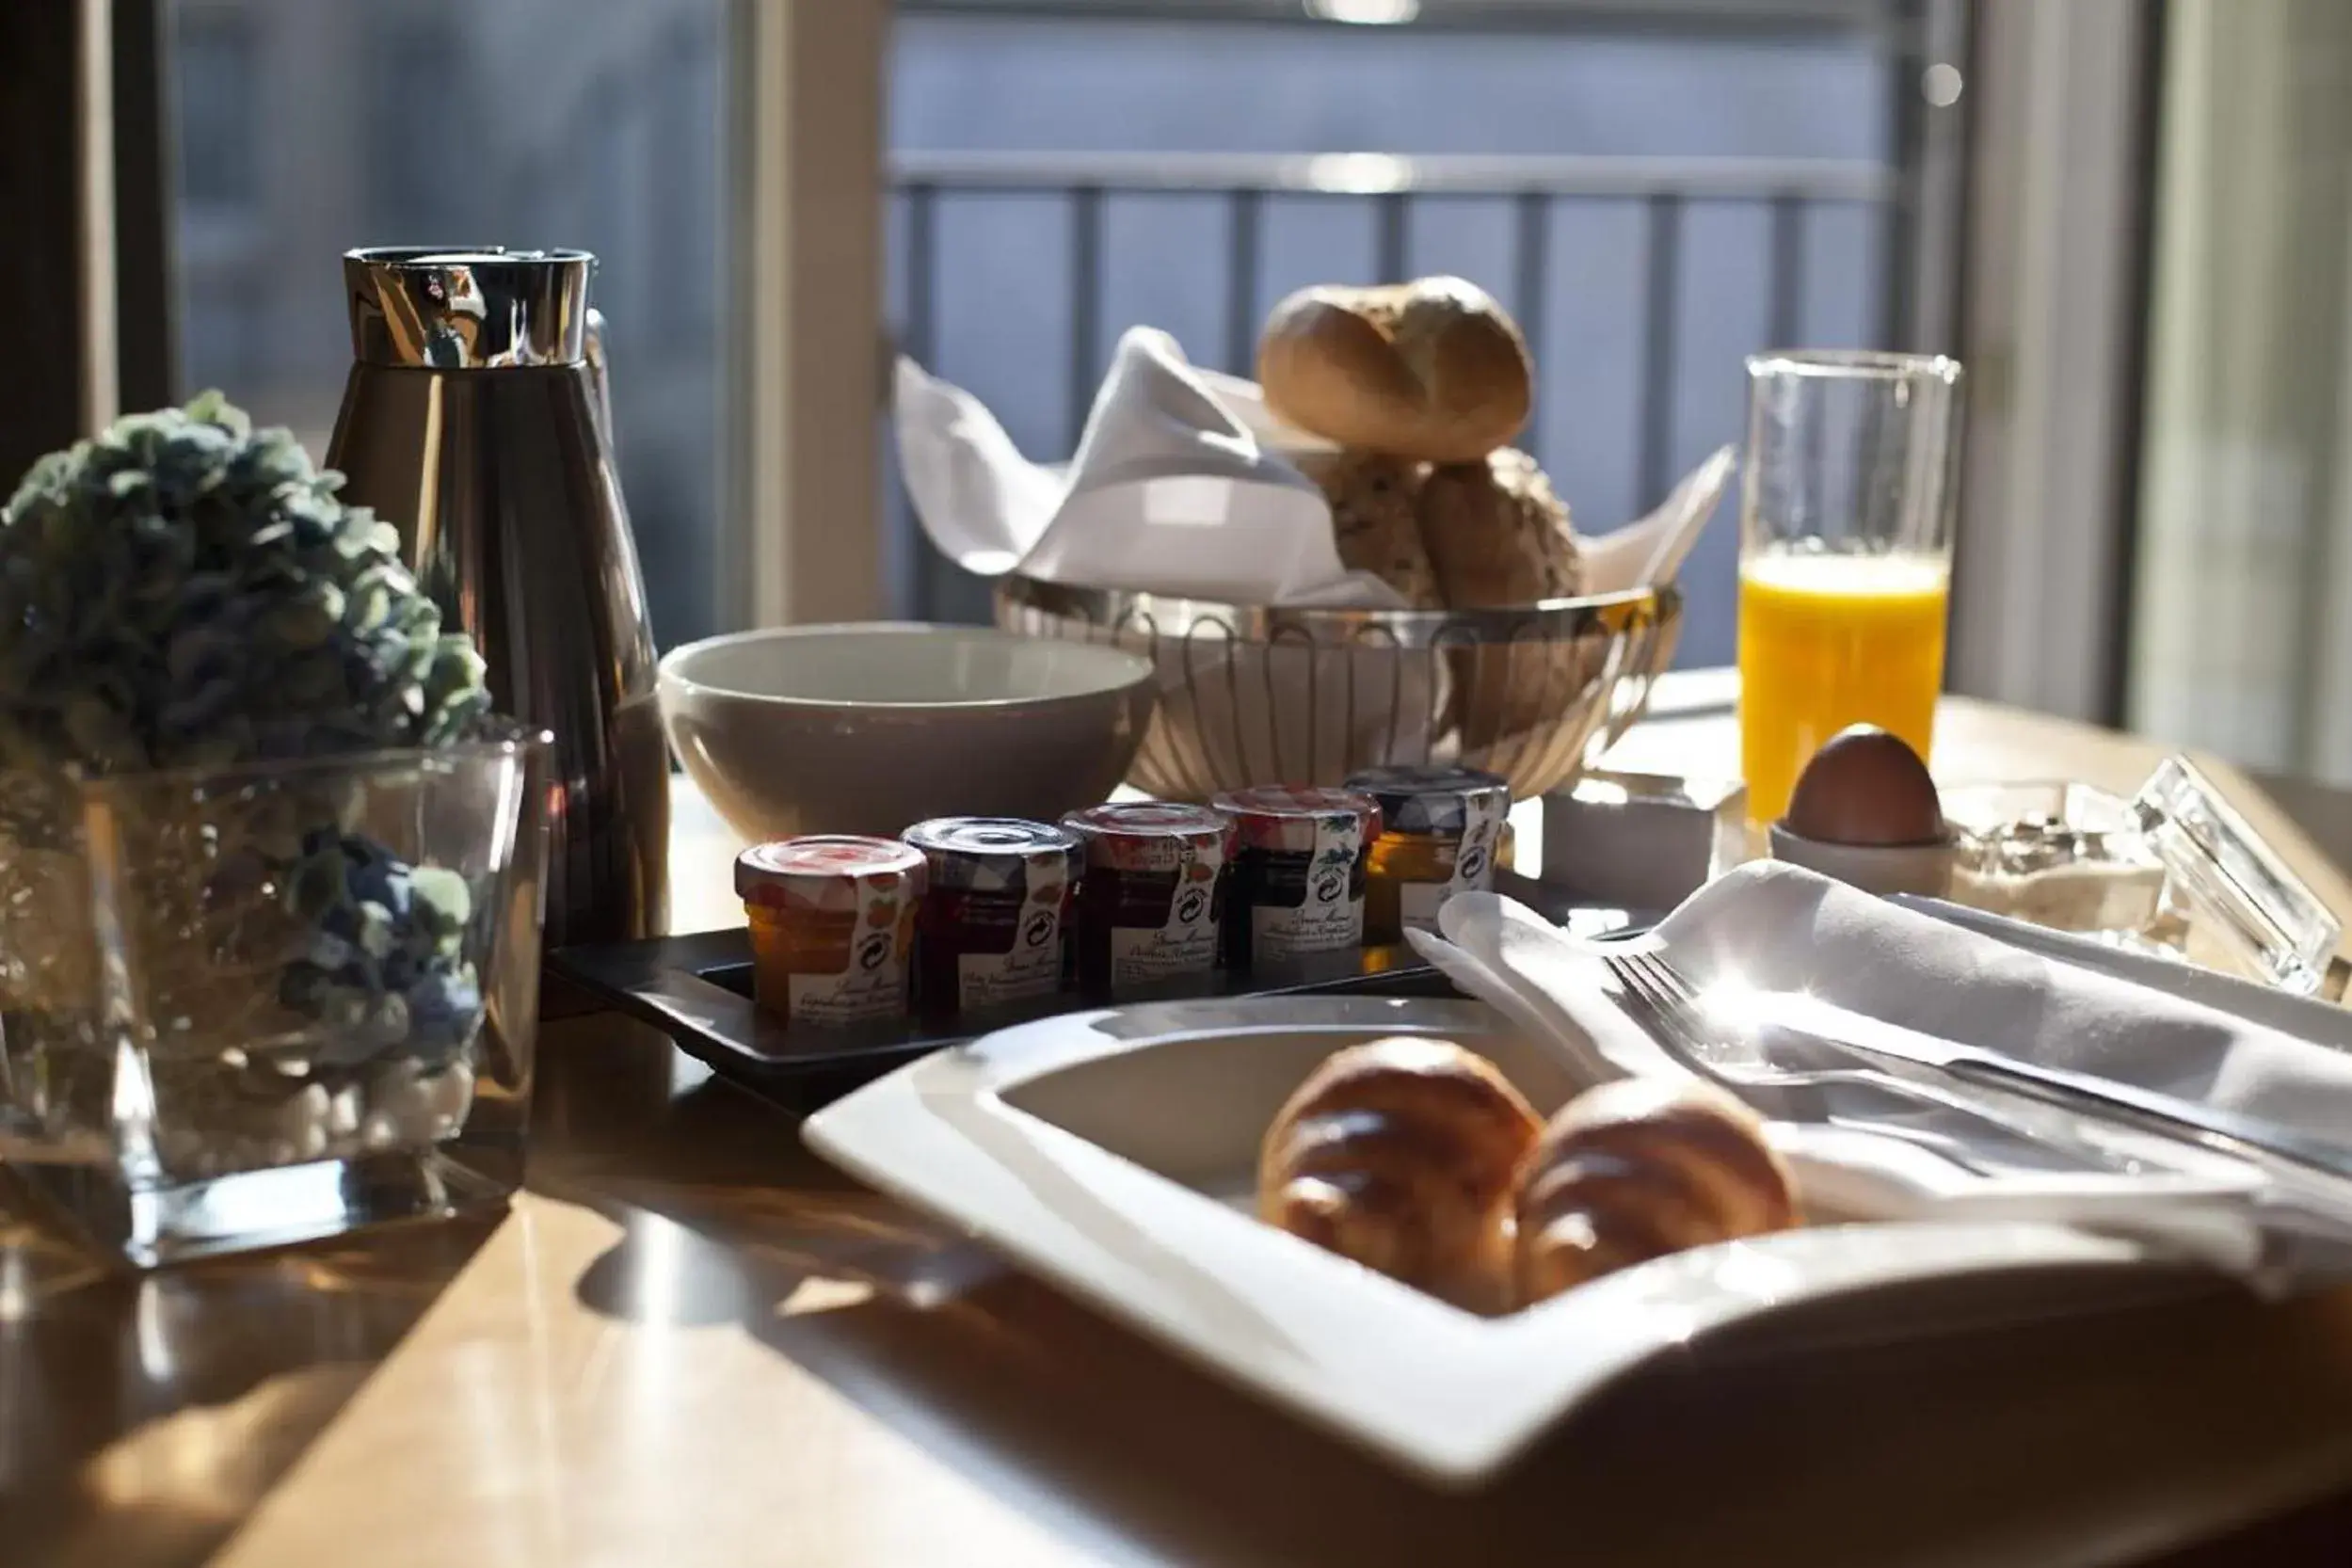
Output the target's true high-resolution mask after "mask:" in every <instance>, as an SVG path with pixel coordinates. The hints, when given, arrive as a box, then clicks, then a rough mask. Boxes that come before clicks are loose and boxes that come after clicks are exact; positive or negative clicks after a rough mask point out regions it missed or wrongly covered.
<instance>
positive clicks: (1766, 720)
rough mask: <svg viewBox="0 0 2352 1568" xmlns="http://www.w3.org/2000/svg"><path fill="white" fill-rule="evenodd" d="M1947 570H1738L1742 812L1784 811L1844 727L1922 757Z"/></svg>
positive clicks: (1788, 563) (1881, 559)
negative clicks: (1812, 763)
mask: <svg viewBox="0 0 2352 1568" xmlns="http://www.w3.org/2000/svg"><path fill="white" fill-rule="evenodd" d="M1950 583H1951V567H1950V563H1948V562H1947V561H1945V560H1944V557H1942V556H1940V555H1835V554H1804V553H1778V552H1761V553H1755V554H1750V555H1748V556H1746V557H1744V558H1743V559H1742V560H1741V561H1740V563H1739V752H1740V761H1741V764H1742V768H1743V770H1744V771H1745V773H1746V774H1747V778H1748V815H1749V816H1750V817H1751V818H1752V819H1753V820H1755V821H1757V822H1771V821H1773V820H1775V819H1776V818H1778V817H1779V816H1780V815H1781V813H1782V812H1784V811H1785V810H1786V809H1787V808H1788V792H1789V790H1790V789H1791V788H1792V787H1793V786H1794V785H1795V784H1796V782H1797V775H1798V774H1799V772H1800V771H1801V770H1802V769H1803V767H1804V765H1805V763H1806V762H1807V761H1808V760H1811V758H1812V756H1813V754H1814V752H1815V751H1816V750H1817V749H1818V748H1819V747H1820V745H1821V743H1822V742H1824V741H1826V740H1828V739H1829V738H1830V737H1831V736H1832V735H1834V734H1836V733H1837V732H1838V731H1839V730H1841V729H1843V728H1846V727H1847V726H1848V725H1849V724H1875V725H1878V726H1880V728H1885V729H1891V730H1893V731H1894V732H1895V733H1896V734H1897V735H1900V736H1901V737H1902V738H1903V739H1904V740H1906V741H1908V742H1910V743H1911V744H1912V748H1913V749H1914V750H1916V751H1917V752H1918V753H1919V755H1920V756H1922V757H1925V756H1927V755H1928V741H1929V740H1930V738H1931V736H1932V733H1933V730H1934V728H1935V701H1936V694H1937V692H1938V691H1940V690H1941V689H1942V688H1943V685H1944V608H1945V600H1946V599H1947V597H1948V593H1949V587H1950Z"/></svg>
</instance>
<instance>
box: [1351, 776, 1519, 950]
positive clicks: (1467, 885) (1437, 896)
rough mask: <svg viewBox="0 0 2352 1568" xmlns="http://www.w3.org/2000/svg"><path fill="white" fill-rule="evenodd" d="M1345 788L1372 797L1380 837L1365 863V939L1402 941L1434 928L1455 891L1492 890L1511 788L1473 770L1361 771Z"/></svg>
mask: <svg viewBox="0 0 2352 1568" xmlns="http://www.w3.org/2000/svg"><path fill="white" fill-rule="evenodd" d="M1346 784H1347V788H1349V789H1351V790H1358V791H1361V792H1364V793H1365V794H1368V795H1369V796H1371V797H1372V799H1373V801H1374V802H1376V803H1377V804H1378V805H1379V807H1380V810H1381V831H1380V836H1379V837H1378V838H1377V839H1375V840H1373V842H1372V852H1371V856H1370V857H1369V859H1368V863H1367V878H1366V883H1365V908H1364V939H1365V940H1366V941H1368V942H1375V943H1387V942H1401V941H1403V940H1404V934H1405V933H1406V932H1407V931H1409V930H1417V931H1434V930H1436V929H1437V911H1438V910H1439V909H1441V908H1443V907H1444V906H1445V903H1446V901H1447V900H1448V899H1449V898H1451V897H1453V895H1454V894H1456V893H1462V892H1482V891H1486V890H1488V889H1490V888H1493V887H1494V886H1495V865H1496V859H1497V858H1498V856H1499V855H1500V853H1501V848H1502V840H1503V833H1504V829H1505V827H1506V826H1507V825H1508V823H1509V820H1510V817H1511V786H1510V785H1509V784H1508V783H1506V782H1505V781H1504V780H1503V778H1502V777H1501V776H1500V775H1497V774H1491V773H1485V772H1482V771H1480V770H1479V769H1476V768H1453V767H1416V766H1399V767H1384V768H1365V769H1362V770H1361V771H1359V772H1356V773H1353V774H1351V775H1349V776H1348V778H1347V781H1346Z"/></svg>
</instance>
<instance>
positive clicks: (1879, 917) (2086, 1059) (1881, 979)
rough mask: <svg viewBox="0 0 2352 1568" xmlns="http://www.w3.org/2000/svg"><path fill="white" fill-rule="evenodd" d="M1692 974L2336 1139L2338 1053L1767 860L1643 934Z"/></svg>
mask: <svg viewBox="0 0 2352 1568" xmlns="http://www.w3.org/2000/svg"><path fill="white" fill-rule="evenodd" d="M1656 939H1657V940H1658V941H1659V942H1660V943H1661V944H1662V945H1664V946H1665V947H1666V948H1667V949H1668V950H1669V951H1671V952H1672V955H1673V962H1674V965H1675V967H1676V968H1679V969H1681V970H1682V971H1683V972H1684V973H1685V974H1686V975H1688V977H1689V978H1690V979H1691V980H1692V981H1693V982H1694V983H1700V984H1704V983H1705V982H1706V981H1707V980H1709V979H1711V978H1714V977H1716V976H1719V975H1721V974H1723V973H1725V972H1729V973H1731V974H1735V975H1737V976H1740V977H1741V978H1744V979H1745V980H1746V981H1747V982H1748V983H1749V984H1752V985H1755V986H1758V987H1760V988H1764V989H1769V990H1788V989H1797V988H1800V987H1809V988H1811V989H1812V990H1814V991H1815V992H1816V993H1817V994H1819V995H1821V996H1823V997H1825V998H1827V999H1828V1000H1832V1001H1834V1002H1836V1003H1838V1004H1839V1005H1841V1006H1844V1007H1848V1008H1850V1009H1852V1010H1853V1011H1855V1012H1857V1013H1865V1014H1868V1015H1869V1016H1872V1017H1876V1018H1882V1019H1884V1020H1885V1021H1887V1022H1889V1023H1894V1024H1901V1025H1903V1026H1905V1027H1907V1028H1911V1029H1915V1030H1918V1031H1920V1032H1923V1033H1928V1034H1935V1035H1940V1036H1942V1037H1943V1038H1944V1039H1947V1040H1958V1041H1960V1042H1962V1043H1963V1044H1966V1045H1971V1046H1977V1047H1981V1048H1984V1049H1987V1050H1994V1051H2003V1052H2007V1053H2008V1054H2011V1055H2015V1056H2019V1057H2024V1058H2030V1059H2032V1060H2034V1061H2038V1062H2043V1063H2047V1064H2051V1065H2053V1066H2060V1067H2072V1068H2075V1069H2078V1070H2080V1071H2083V1072H2088V1073H2095V1074H2097V1075H2099V1076H2100V1077H2102V1078H2108V1079H2114V1080H2118V1081H2120V1082H2125V1083H2136V1084H2140V1085H2143V1086H2145V1087H2147V1088H2150V1089H2157V1090H2162V1091H2163V1092H2165V1093H2167V1094H2170V1095H2176V1096H2180V1097H2182V1098H2184V1099H2192V1100H2202V1101H2205V1102H2207V1103H2210V1104H2213V1105H2217V1106H2226V1107H2229V1108H2231V1109H2233V1110H2238V1111H2244V1112H2250V1113H2252V1114H2254V1115H2257V1116H2262V1117H2265V1118H2267V1119H2269V1120H2271V1121H2275V1122H2277V1123H2279V1124H2280V1125H2281V1126H2283V1127H2290V1128H2297V1129H2299V1130H2302V1131H2305V1132H2309V1133H2311V1134H2312V1135H2314V1136H2316V1137H2320V1138H2326V1139H2330V1140H2333V1141H2336V1142H2339V1143H2342V1144H2346V1145H2347V1146H2352V1056H2346V1055H2344V1054H2343V1053H2342V1052H2340V1051H2337V1050H2333V1049H2330V1048H2328V1047H2326V1046H2323V1045H2320V1044H2317V1043H2315V1042H2313V1041H2312V1040H2308V1039H2302V1038H2298V1037H2296V1035H2293V1034H2290V1033H2288V1032H2284V1031H2282V1030H2280V1029H2277V1028H2273V1027H2269V1026H2267V1025H2264V1024H2262V1023H2257V1022H2255V1021H2253V1020H2252V1019H2250V1018H2246V1017H2240V1016H2234V1015H2232V1014H2230V1013H2225V1012H2222V1011H2220V1010H2218V1009H2216V1008H2214V1007H2209V1006H2206V1005H2203V1004H2202V1003H2200V1002H2197V1001H2194V1000H2189V999H2188V998H2187V997H2185V996H2182V995H2179V994H2176V993H2174V992H2170V991H2167V990H2163V989H2159V988H2157V987H2155V986H2152V985H2144V984H2133V983H2132V982H2130V981H2128V980H2124V979H2120V978H2118V977H2117V976H2114V975H2109V974H2101V973H2098V972H2096V971H2094V970H2092V969H2089V968H2083V967H2080V966H2077V965H2074V964H2069V963H2065V962H2063V961H2061V960H2060V959H2058V958H2056V957H2054V956H2050V955H2048V954H2045V953H2039V952H2025V951H2023V950H2021V949H2019V948H2016V947H2013V946H2011V945H2010V944H2008V943H2007V942H2004V941H2001V940H1998V939H1997V938H1995V937H1993V936H1988V935H1984V934H1982V933H1979V932H1976V931H1970V930H1964V929H1961V928H1960V927H1958V926H1955V925H1952V924H1950V923H1947V922H1945V921H1944V920H1936V919H1933V918H1931V917H1929V916H1928V915H1924V914H1920V913H1918V912H1917V911H1915V910H1911V909H1903V908H1898V907H1896V905H1894V904H1889V903H1887V902H1885V901H1884V900H1881V899H1876V898H1872V897H1870V896H1869V895H1867V894H1865V893H1862V892H1858V891H1856V890H1855V889H1853V888H1848V887H1847V886H1846V885H1845V884H1843V883H1839V882H1833V881H1832V880H1830V879H1829V878H1827V877H1823V876H1818V875H1816V874H1815V873H1814V872H1808V871H1805V870H1803V869H1801V868H1800V867H1796V866H1790V865H1785V864H1783V863H1780V862H1776V861H1759V862H1756V863H1754V864H1752V865H1748V866H1743V867H1741V868H1740V869H1739V870H1737V871H1736V872H1732V873H1731V874H1730V875H1728V876H1725V877H1722V878H1720V879H1719V880H1718V881H1716V882H1714V883H1712V884H1710V885H1709V886H1707V887H1705V888H1701V889H1700V890H1699V891H1698V892H1697V893H1694V894H1692V895H1691V897H1690V898H1689V899H1688V900H1687V901H1685V903H1684V904H1683V905H1682V907H1680V908H1679V909H1677V910H1675V911H1674V912H1673V913H1672V915H1670V916H1668V917H1667V918H1666V920H1665V921H1664V922H1663V923H1661V924H1660V925H1659V926H1658V928H1657V931H1656Z"/></svg>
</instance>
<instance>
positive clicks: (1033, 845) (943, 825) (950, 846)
mask: <svg viewBox="0 0 2352 1568" xmlns="http://www.w3.org/2000/svg"><path fill="white" fill-rule="evenodd" d="M900 837H901V838H903V839H904V840H906V842H907V843H908V844H909V845H911V846H912V847H914V848H915V849H918V850H920V851H921V852H922V856H923V858H924V859H926V860H928V861H929V862H930V863H931V886H932V887H934V888H967V889H969V890H971V891H973V892H1000V891H1003V890H1005V889H1007V888H1016V887H1019V886H1022V885H1024V884H1028V883H1033V882H1036V881H1038V880H1039V879H1040V878H1041V877H1042V876H1044V875H1045V874H1046V873H1048V872H1050V873H1051V874H1052V877H1053V879H1054V880H1056V881H1063V882H1066V881H1069V880H1071V879H1072V878H1074V877H1075V876H1077V874H1078V872H1079V868H1080V865H1081V863H1082V862H1083V861H1084V859H1085V846H1084V844H1083V843H1082V842H1081V841H1080V839H1079V836H1078V835H1077V834H1075V833H1073V832H1071V831H1070V830H1069V829H1068V828H1066V827H1057V826H1055V825H1054V824H1051V823H1042V822H1030V821H1028V820H1026V819H1025V818H1021V817H934V818H932V819H931V820H930V821H929V822H919V823H917V824H915V825H914V826H912V827H910V828H908V829H907V830H906V831H905V832H904V833H903V834H901V835H900Z"/></svg>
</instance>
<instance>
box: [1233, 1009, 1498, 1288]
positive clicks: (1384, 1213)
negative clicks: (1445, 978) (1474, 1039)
mask: <svg viewBox="0 0 2352 1568" xmlns="http://www.w3.org/2000/svg"><path fill="white" fill-rule="evenodd" d="M1542 1126H1543V1124H1542V1122H1541V1121H1540V1120H1539V1119H1538V1118H1537V1116H1536V1114H1535V1112H1533V1111H1531V1110H1529V1109H1528V1102H1527V1101H1526V1100H1524V1099H1522V1098H1521V1097H1520V1096H1519V1092H1518V1091H1517V1090H1515V1089H1513V1088H1512V1086H1511V1085H1510V1084H1509V1083H1508V1082H1506V1081H1505V1080H1504V1079H1503V1076H1502V1075H1501V1074H1500V1073H1498V1072H1496V1070H1495V1068H1494V1066H1493V1065H1492V1064H1489V1063H1488V1062H1487V1061H1486V1060H1485V1059H1484V1058H1483V1057H1480V1056H1479V1055H1477V1054H1475V1053H1473V1052H1471V1051H1467V1050H1464V1049H1463V1048H1462V1047H1460V1046H1458V1045H1455V1044H1453V1043H1452V1042H1451V1041H1448V1040H1432V1039H1427V1038H1410V1037H1404V1036H1398V1037H1395V1038H1391V1039H1385V1040H1374V1041H1371V1042H1370V1043H1368V1044H1366V1045H1361V1046H1352V1047H1350V1048H1348V1049H1346V1050H1343V1051H1340V1052H1338V1053H1337V1054H1336V1055H1334V1056H1332V1057H1331V1058H1330V1059H1329V1060H1327V1061H1325V1062H1324V1063H1323V1064H1322V1065H1320V1067H1317V1068H1316V1069H1315V1071H1314V1072H1313V1073H1311V1074H1309V1075H1308V1077H1307V1080H1306V1081H1305V1082H1304V1083H1302V1084H1301V1085H1299V1088H1298V1092H1297V1093H1295V1094H1293V1095H1292V1096H1290V1099H1289V1101H1288V1103H1287V1104H1286V1105H1284V1106H1283V1108H1282V1111H1281V1112H1280V1114H1278V1115H1276V1116H1275V1118H1274V1121H1273V1125H1272V1127H1270V1128H1267V1129H1266V1140H1265V1144H1264V1145H1263V1147H1262V1149H1261V1150H1260V1153H1259V1158H1258V1167H1257V1206H1258V1215H1259V1217H1260V1218H1261V1219H1263V1220H1265V1221H1266V1223H1267V1224H1272V1225H1276V1226H1279V1227H1280V1228H1282V1229H1284V1230H1287V1231H1288V1232H1290V1233H1291V1234H1292V1235H1294V1236H1299V1237H1303V1238H1304V1239H1305V1240H1309V1241H1312V1242H1314V1243H1315V1244H1316V1245H1317V1246H1320V1247H1323V1248H1325V1249H1327V1250H1329V1251H1331V1252H1335V1253H1337V1254H1338V1255H1339V1256H1342V1257H1347V1258H1352V1259H1353V1260H1355V1261H1356V1262H1358V1263H1361V1264H1363V1265H1365V1266H1366V1267H1367V1268H1370V1269H1377V1270H1379V1271H1380V1272H1382V1273H1384V1274H1386V1275H1388V1276H1390V1277H1391V1278H1393V1279H1398V1280H1401V1281H1403V1282H1404V1283H1405V1284H1407V1285H1411V1286H1415V1287H1416V1288H1420V1289H1423V1290H1426V1291H1428V1292H1430V1293H1431V1294H1432V1295H1434V1296H1437V1297H1439V1298H1441V1299H1443V1300H1445V1301H1448V1302H1451V1303H1453V1304H1455V1305H1456V1306H1461V1307H1465V1308H1467V1309H1469V1310H1471V1311H1474V1312H1498V1311H1501V1310H1503V1309H1504V1308H1505V1307H1507V1306H1508V1305H1509V1304H1510V1293H1511V1272H1512V1252H1511V1234H1512V1193H1513V1189H1514V1184H1515V1182H1516V1179H1517V1175H1518V1171H1519V1167H1520V1165H1521V1163H1522V1162H1523V1161H1524V1160H1526V1158H1527V1156H1528V1151H1529V1149H1531V1148H1532V1147H1533V1146H1534V1143H1535V1137H1536V1134H1537V1132H1538V1131H1539V1130H1540V1129H1541V1128H1542Z"/></svg>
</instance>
